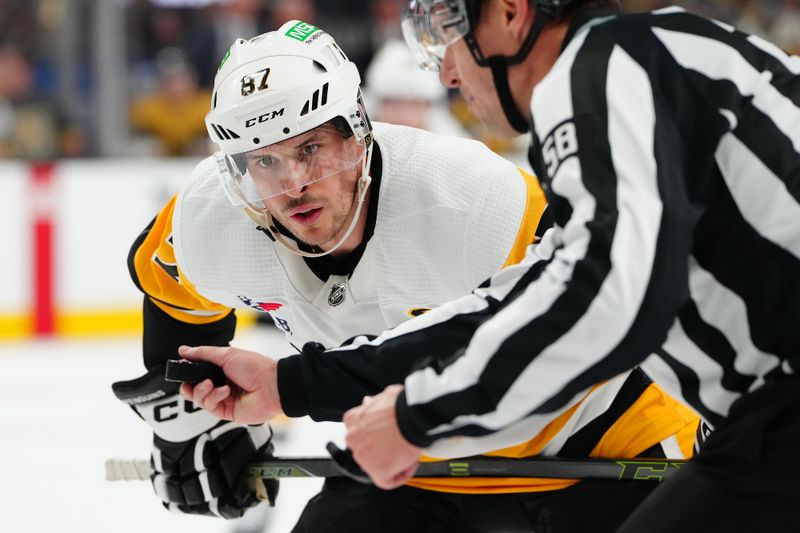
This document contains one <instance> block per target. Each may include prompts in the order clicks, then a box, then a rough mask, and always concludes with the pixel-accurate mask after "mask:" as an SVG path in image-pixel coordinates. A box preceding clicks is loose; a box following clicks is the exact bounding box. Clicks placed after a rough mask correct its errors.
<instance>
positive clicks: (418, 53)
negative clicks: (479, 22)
mask: <svg viewBox="0 0 800 533" xmlns="http://www.w3.org/2000/svg"><path fill="white" fill-rule="evenodd" d="M401 27H402V28H403V37H404V38H405V40H406V44H407V45H408V49H409V50H410V51H411V54H412V55H413V56H414V59H416V60H417V63H419V65H420V66H421V67H422V68H424V69H427V70H436V71H438V70H439V69H440V67H441V64H442V58H444V52H445V50H446V49H447V47H448V46H449V45H451V44H453V43H454V42H456V41H457V40H459V39H461V38H462V37H464V36H465V35H466V34H467V33H468V32H469V20H468V19H467V10H466V7H465V5H464V0H450V1H441V2H436V1H433V2H430V1H427V2H426V1H422V0H410V1H409V4H408V9H406V11H405V12H404V14H403V22H402V24H401Z"/></svg>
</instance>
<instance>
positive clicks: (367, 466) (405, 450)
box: [344, 385, 422, 489]
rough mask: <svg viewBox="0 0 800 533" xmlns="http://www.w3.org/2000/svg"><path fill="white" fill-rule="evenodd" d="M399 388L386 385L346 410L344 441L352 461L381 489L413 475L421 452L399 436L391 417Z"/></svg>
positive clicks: (398, 484) (395, 418)
mask: <svg viewBox="0 0 800 533" xmlns="http://www.w3.org/2000/svg"><path fill="white" fill-rule="evenodd" d="M402 391H403V386H402V385H390V386H388V387H386V389H385V390H384V391H383V392H382V393H380V394H378V395H377V396H374V397H370V396H365V397H364V400H363V402H362V404H361V405H360V406H358V407H354V408H353V409H350V410H349V411H347V412H346V413H345V415H344V423H345V426H346V427H347V437H346V442H347V446H348V448H350V450H352V452H353V458H354V459H355V460H356V462H357V463H358V464H359V466H361V468H362V469H363V470H364V471H365V472H366V473H367V474H368V475H369V477H370V478H371V479H372V482H373V483H375V485H376V486H378V487H380V488H382V489H394V488H397V487H399V486H400V485H402V484H404V483H405V482H406V481H408V479H409V478H411V477H412V476H413V475H414V472H416V471H417V466H418V465H419V456H420V453H421V451H422V450H421V449H420V448H417V447H416V446H414V445H413V444H411V443H409V442H408V441H407V440H406V439H405V438H404V437H403V435H402V434H401V433H400V428H399V427H398V426H397V417H396V415H395V404H396V403H397V397H398V396H399V395H400V393H401V392H402Z"/></svg>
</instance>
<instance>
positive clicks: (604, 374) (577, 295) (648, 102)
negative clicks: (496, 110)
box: [337, 8, 800, 446]
mask: <svg viewBox="0 0 800 533" xmlns="http://www.w3.org/2000/svg"><path fill="white" fill-rule="evenodd" d="M798 74H800V58H797V57H790V56H787V55H786V54H785V53H783V52H782V51H780V50H779V49H778V48H776V47H775V46H773V45H771V44H769V43H767V42H765V41H763V40H761V39H758V38H756V37H751V36H748V35H746V34H743V33H741V32H738V31H736V30H735V29H733V28H731V27H728V26H726V25H724V24H721V23H718V22H713V21H709V20H706V19H703V18H700V17H697V16H694V15H691V14H688V13H686V12H684V11H682V10H680V9H674V8H673V9H667V10H662V11H658V12H653V13H645V14H635V15H619V16H613V17H609V18H595V19H592V20H591V21H590V22H588V23H586V24H584V25H583V26H581V27H580V29H578V30H577V31H576V32H575V33H574V35H571V36H570V41H569V43H568V44H567V45H566V47H565V48H564V50H563V52H562V53H561V55H560V57H559V59H558V60H557V62H556V64H555V65H554V66H553V68H552V70H551V71H550V73H549V74H548V75H547V77H545V79H544V80H543V81H542V82H541V83H540V84H539V85H538V86H537V87H536V88H535V91H534V97H533V101H532V103H531V109H532V115H533V119H534V120H533V128H532V129H533V147H532V149H531V154H533V155H534V156H533V157H532V158H531V159H532V165H533V167H534V169H535V170H536V171H537V173H538V174H539V177H540V179H541V180H542V182H543V183H544V185H545V186H546V193H547V195H548V200H549V201H550V209H551V212H552V214H553V216H554V218H555V220H556V226H555V227H554V228H553V229H551V230H550V231H549V232H548V233H547V234H545V236H544V238H543V239H542V241H541V242H540V243H539V244H538V245H536V246H532V247H531V248H530V249H529V251H528V255H527V257H526V259H525V261H524V262H523V263H522V264H520V265H517V266H514V267H510V268H508V269H505V270H503V271H501V272H500V273H498V274H497V275H495V276H494V277H492V278H491V279H490V280H488V281H487V282H486V283H485V284H484V285H483V286H482V287H481V288H479V289H477V290H476V291H474V293H473V294H471V295H469V296H466V297H464V298H461V299H460V300H457V301H455V302H451V303H450V304H448V305H445V306H443V307H441V308H438V309H435V310H433V311H431V312H430V313H428V314H427V315H424V316H423V317H420V318H418V319H416V320H412V321H410V322H407V323H405V324H403V325H402V326H400V327H399V328H396V329H395V330H392V331H389V332H386V333H385V334H383V335H382V336H380V337H379V338H377V339H375V340H373V341H369V340H368V339H366V338H364V339H357V340H356V341H355V342H354V343H353V344H351V345H349V346H346V347H342V348H340V349H338V350H337V351H340V352H348V351H350V352H352V351H353V350H356V351H358V352H359V353H360V355H362V356H364V357H384V356H387V357H388V356H391V353H392V352H396V351H405V350H417V351H418V352H419V353H420V356H421V357H425V355H426V354H432V355H433V354H436V355H441V354H443V353H449V354H452V356H451V357H450V358H448V359H446V360H445V362H444V363H442V362H441V361H440V362H439V363H438V364H437V365H432V366H422V367H421V368H420V369H419V370H417V371H416V372H414V373H412V374H410V375H409V376H408V378H407V379H406V382H405V385H406V387H405V392H404V394H403V395H402V396H401V397H400V399H399V401H398V407H397V415H398V422H399V424H400V428H401V430H402V432H403V434H404V435H405V436H406V437H407V438H408V439H409V440H410V441H411V442H413V443H415V444H417V445H421V446H428V445H431V444H432V443H434V442H435V441H440V440H441V439H444V438H446V437H453V436H458V435H464V436H472V437H476V438H480V439H481V440H486V441H489V442H490V443H491V445H498V444H503V443H507V442H515V441H516V442H518V441H521V440H523V439H524V438H525V437H526V436H529V435H530V434H531V433H532V432H536V431H538V430H539V429H541V427H543V425H544V424H546V423H547V421H548V416H547V413H552V412H556V411H559V410H561V409H563V408H564V407H565V406H568V405H570V404H572V403H574V402H575V399H576V398H578V397H579V396H580V393H581V391H584V390H585V389H586V388H587V387H589V386H591V385H592V384H594V383H598V382H600V381H602V380H605V379H608V378H610V377H611V376H614V375H616V374H617V373H619V372H621V371H623V370H626V369H629V368H631V367H633V366H635V365H637V364H641V365H642V366H643V368H644V369H645V370H646V371H647V372H648V373H649V374H650V375H651V376H652V377H653V378H654V379H655V380H656V381H657V382H658V383H659V384H661V385H662V386H663V387H664V388H665V389H667V391H668V392H671V393H672V394H674V395H676V396H678V397H681V398H683V399H684V400H685V401H686V402H687V403H689V404H690V405H692V406H693V407H694V408H695V409H696V410H697V411H698V413H699V414H700V415H701V416H703V417H704V418H705V419H706V420H707V421H709V422H710V423H711V425H714V424H716V423H718V422H719V421H720V420H721V419H722V418H723V417H725V416H726V415H727V413H728V411H729V409H730V407H731V404H732V403H733V402H734V401H735V400H736V399H737V398H739V397H740V396H742V395H744V394H747V393H748V392H751V391H753V390H755V389H757V388H758V387H760V386H761V385H762V384H763V383H764V382H765V380H769V379H771V378H772V377H775V376H779V375H783V374H792V373H795V372H797V371H798V370H800V76H798ZM443 444H444V443H443Z"/></svg>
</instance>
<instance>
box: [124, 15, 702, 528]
mask: <svg viewBox="0 0 800 533" xmlns="http://www.w3.org/2000/svg"><path fill="white" fill-rule="evenodd" d="M212 106H213V107H212V110H211V111H210V113H209V114H208V116H207V124H208V130H209V133H210V135H211V138H212V139H213V140H214V141H215V142H216V143H218V144H219V146H220V152H218V153H217V154H216V155H215V156H213V157H210V158H208V159H206V160H204V161H203V162H201V163H200V164H199V165H198V166H197V168H196V169H195V170H194V172H193V174H192V176H191V178H190V179H189V181H188V182H187V183H186V185H185V186H184V187H183V188H182V189H181V191H180V192H179V194H178V195H177V196H176V197H175V198H174V199H173V200H172V201H170V202H169V204H168V205H167V206H166V207H165V208H164V209H163V210H162V211H161V212H160V213H159V214H158V216H157V217H156V218H155V220H154V221H153V222H152V223H151V224H150V225H149V226H148V227H147V228H146V230H145V231H144V232H143V233H142V234H141V236H140V237H139V238H138V239H137V241H136V243H135V244H134V246H133V248H132V251H131V256H130V269H131V273H132V275H133V278H134V280H135V281H136V283H137V285H138V286H139V288H140V289H141V290H142V291H144V293H145V294H146V297H145V301H144V325H145V334H144V359H145V365H146V366H147V368H148V369H149V372H148V373H147V375H146V376H144V377H143V378H139V379H137V380H133V381H131V382H122V383H117V384H115V387H114V389H115V391H116V392H117V394H118V396H120V397H121V398H123V399H127V400H128V401H129V402H130V403H131V404H132V405H133V406H134V408H135V409H136V411H137V412H138V413H139V414H140V415H141V416H142V417H143V418H144V419H145V420H146V421H147V422H148V423H149V424H150V425H151V426H152V427H153V429H154V432H155V435H156V436H155V438H154V446H153V464H154V468H155V471H156V474H155V477H154V486H155V488H156V492H157V493H158V494H159V495H160V496H161V497H162V498H163V500H164V502H165V504H167V505H168V506H169V507H170V508H173V509H177V510H181V511H185V512H192V513H209V514H219V515H222V516H226V517H231V516H237V515H238V514H241V512H243V510H244V509H246V508H247V507H248V506H250V505H251V504H253V503H254V501H255V499H254V497H253V494H252V493H251V492H250V491H249V490H248V487H246V486H243V485H242V483H241V481H242V479H241V477H240V474H241V469H242V465H243V464H244V463H245V462H246V461H248V460H249V459H250V458H251V456H252V455H253V453H254V452H255V451H256V450H261V451H265V450H267V449H269V444H268V442H267V437H266V435H267V432H266V430H265V429H264V428H263V426H259V425H255V426H242V425H238V424H234V423H231V422H219V421H217V420H215V419H212V418H210V415H209V414H208V413H207V412H205V411H199V410H197V409H196V408H195V407H194V406H193V405H192V404H191V403H188V402H187V403H183V401H182V399H181V398H180V397H179V396H178V395H177V394H176V392H177V391H176V388H175V387H170V386H169V385H168V384H167V383H165V382H164V381H163V378H162V376H163V366H164V363H165V361H166V360H167V359H170V358H177V352H178V347H179V346H181V345H183V344H187V345H212V346H218V347H219V348H204V349H205V350H218V351H219V352H220V353H221V354H222V355H221V356H222V357H224V358H226V359H229V360H230V361H232V364H234V365H235V364H236V363H235V360H236V359H237V358H242V357H245V358H246V357H248V356H251V357H255V358H256V359H257V360H258V361H259V362H261V363H263V364H264V365H271V366H269V369H268V370H267V372H266V373H269V372H275V371H276V368H275V362H274V361H272V360H271V359H269V358H267V357H263V356H260V355H257V354H253V353H252V352H245V351H244V350H240V349H236V348H230V347H226V345H227V344H228V342H229V341H230V340H231V338H232V337H233V333H234V327H235V315H234V314H233V312H232V309H234V308H253V309H256V310H257V311H260V312H266V313H269V314H270V316H271V317H272V319H273V320H274V322H275V324H276V325H277V326H278V327H279V328H280V329H281V330H283V331H284V332H285V333H286V335H287V337H288V339H289V340H290V341H291V342H292V343H293V344H294V345H295V346H297V347H298V348H302V354H303V355H302V356H295V357H289V358H286V359H283V360H281V361H280V362H279V363H278V365H279V368H278V370H277V372H276V374H277V376H275V375H273V376H272V377H276V384H277V385H276V386H277V387H278V388H279V390H280V402H281V403H282V406H281V408H280V409H281V410H283V411H285V413H286V414H287V415H290V416H302V415H307V414H310V415H311V416H312V417H313V418H314V419H316V420H340V419H341V416H342V414H343V413H344V411H345V410H346V409H348V408H350V407H353V406H355V405H358V403H359V402H360V401H361V399H362V398H363V396H364V395H366V394H374V393H378V392H380V391H381V390H382V389H383V388H384V387H385V386H387V385H389V384H392V383H400V382H402V380H403V378H404V377H405V376H406V375H407V374H408V373H409V372H410V371H411V369H412V367H413V366H414V365H415V364H417V363H418V362H419V361H418V360H419V359H420V357H421V356H423V355H424V353H421V352H419V351H416V350H410V351H408V352H407V353H404V354H398V355H397V356H396V357H394V358H392V359H391V360H384V361H380V362H373V361H370V360H365V359H360V358H353V359H350V360H348V361H347V362H346V364H345V365H340V366H329V365H328V364H327V359H326V358H325V357H320V354H322V350H323V346H335V345H338V344H341V343H342V342H344V341H345V340H347V339H348V338H351V337H353V336H355V335H358V334H361V333H365V332H366V333H379V332H381V331H383V330H384V329H386V328H388V327H392V326H396V325H398V324H400V323H403V322H409V323H410V322H413V321H414V320H421V319H424V316H425V315H424V314H423V315H422V317H420V318H416V319H414V320H409V319H411V318H412V317H413V316H416V315H419V314H421V313H423V312H424V311H425V310H427V309H429V308H431V307H435V306H437V305H439V304H441V303H443V302H445V301H447V300H449V299H452V298H454V297H457V296H459V295H461V294H466V293H467V292H468V291H469V290H471V289H472V288H474V287H475V286H477V285H478V284H480V283H481V282H482V280H484V279H485V278H486V277H487V276H488V275H490V274H491V273H493V272H495V271H496V270H498V269H500V268H502V267H503V266H504V265H511V264H514V263H517V262H518V261H519V260H521V258H522V252H523V251H524V250H525V248H526V247H527V245H528V244H529V243H531V242H532V241H534V239H535V230H536V228H537V225H539V220H540V218H541V216H542V213H543V211H544V208H545V204H544V201H543V195H542V193H541V191H540V189H539V187H538V185H537V183H536V181H535V180H533V179H532V178H531V177H530V176H528V175H526V174H524V173H522V172H520V171H519V170H518V169H517V168H516V167H515V166H513V165H512V164H510V163H508V162H506V161H505V160H503V159H502V158H500V157H498V156H496V155H495V154H493V153H491V152H490V151H489V150H488V149H486V147H485V146H483V145H481V144H480V143H478V142H475V141H471V140H466V139H457V138H448V137H441V136H437V135H433V134H430V133H427V132H424V131H421V130H417V129H412V128H407V127H400V126H391V125H388V124H379V123H376V124H374V125H373V124H371V123H370V121H369V119H368V117H367V113H366V110H365V109H364V107H363V105H362V103H361V98H360V91H359V76H358V73H357V70H356V68H355V66H354V65H353V64H352V63H351V62H349V61H348V60H347V58H346V57H345V55H344V54H343V53H342V51H341V50H340V49H339V47H338V46H337V45H336V43H335V42H334V40H333V39H332V38H331V36H329V35H327V34H326V33H325V32H323V31H322V30H320V29H318V28H315V27H314V26H311V25H309V24H305V23H302V22H298V21H292V22H290V23H287V24H286V25H284V26H282V27H281V28H280V29H278V30H277V31H276V32H273V33H269V34H265V35H262V36H259V37H256V38H254V39H251V40H249V41H244V40H239V41H237V42H235V43H234V44H233V46H232V47H231V49H230V52H229V54H228V55H226V57H225V58H224V59H223V61H222V64H221V66H220V69H219V71H218V73H217V76H216V80H215V87H214V95H213V103H212ZM454 176H457V177H458V179H453V178H454ZM478 316H480V313H478V314H476V317H478ZM454 338H457V336H456V337H454ZM442 342H444V343H448V342H449V340H447V339H446V338H443V339H442ZM182 350H185V348H182ZM442 363H444V361H442ZM224 366H225V370H226V371H229V370H230V365H229V364H225V365H224ZM241 370H243V371H244V372H245V373H247V372H248V371H247V369H241ZM266 373H261V372H260V371H259V372H257V373H254V374H249V376H248V380H250V381H249V382H247V381H241V380H240V381H237V383H239V385H240V386H242V389H243V391H246V390H249V389H250V388H251V387H252V386H254V384H255V383H258V382H260V381H261V380H263V379H267V376H266ZM275 390H276V392H277V390H278V389H277V388H276V389H275ZM210 391H211V387H210V382H205V383H201V384H199V385H198V386H197V388H196V389H195V393H196V394H198V396H199V397H200V398H202V399H204V400H206V401H209V398H208V395H209V394H211V395H213V394H217V393H218V392H210ZM275 400H276V401H277V396H276V398H275ZM276 413H277V410H276V411H273V412H272V414H276ZM267 418H269V416H265V417H264V418H262V419H261V420H259V422H260V421H263V420H266V419H267ZM243 422H245V423H250V422H255V421H250V420H244V421H243ZM696 425H697V419H696V417H694V416H693V415H691V414H690V413H689V412H688V411H687V409H686V408H684V407H683V406H681V405H679V404H678V403H676V402H675V401H674V400H673V399H671V398H669V397H668V396H666V395H665V394H663V392H662V391H661V390H660V389H659V388H658V387H656V386H654V385H652V384H650V383H649V381H648V380H647V379H646V378H645V377H644V375H643V374H642V373H641V372H640V371H633V372H629V373H625V374H623V375H621V376H619V377H615V378H613V379H610V380H608V381H605V382H603V383H600V384H599V385H597V386H595V387H593V388H591V390H587V391H584V392H582V393H581V394H580V396H579V397H578V398H576V405H574V406H572V407H571V408H569V409H566V410H558V411H553V413H552V415H551V417H550V424H549V425H548V426H547V427H546V428H543V429H542V431H540V432H539V433H538V435H534V434H531V435H528V438H525V439H520V441H519V442H518V443H515V444H517V445H516V446H513V447H511V448H507V449H502V450H497V451H495V452H493V454H494V455H501V456H507V457H523V456H529V455H534V454H538V453H544V454H548V455H556V454H562V455H569V456H590V455H592V456H627V457H633V456H637V455H653V456H659V457H663V456H665V455H669V456H670V457H684V456H687V455H689V454H690V453H691V447H692V443H693V433H694V430H695V428H696ZM655 486H656V484H649V483H641V482H636V481H634V482H625V481H583V482H580V483H577V484H576V482H574V481H567V480H544V479H502V478H500V479H427V480H424V479H416V480H411V481H410V482H409V484H408V486H406V487H403V488H401V489H398V490H397V491H394V492H390V493H387V492H383V491H381V490H379V489H377V488H375V487H372V486H364V485H360V484H357V483H355V482H352V481H350V480H348V479H329V480H328V481H326V483H325V486H324V488H323V490H322V492H321V494H320V495H318V496H317V497H315V498H313V499H312V500H311V501H310V502H309V504H308V506H307V508H306V509H305V511H304V513H303V515H302V516H301V518H300V520H299V523H298V525H297V526H296V528H295V531H298V532H301V531H313V532H314V533H319V532H324V531H369V532H375V531H426V530H433V528H439V529H437V531H438V530H447V531H500V530H503V531H515V530H530V528H531V527H532V525H536V526H537V527H539V526H542V527H545V526H546V527H548V528H549V530H550V531H554V532H560V531H564V532H566V531H572V532H576V531H610V530H612V529H613V527H614V526H615V525H616V524H617V523H619V522H620V521H621V519H622V518H624V516H625V515H626V514H627V513H628V512H629V510H630V509H631V508H632V507H633V506H634V505H636V504H637V503H638V502H639V501H640V500H641V499H642V498H643V497H645V496H646V495H647V494H648V493H649V492H650V491H651V490H652V489H653V487H655ZM266 488H267V489H268V490H267V492H268V493H270V494H271V493H274V492H275V489H276V487H275V486H274V485H272V486H269V487H266ZM587 502H591V506H592V508H595V509H600V510H601V511H598V512H597V513H591V515H592V516H591V517H590V516H587V515H588V514H590V513H583V512H581V513H576V512H574V507H575V506H583V505H589V503H587Z"/></svg>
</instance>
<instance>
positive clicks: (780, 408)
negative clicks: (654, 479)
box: [618, 377, 800, 533]
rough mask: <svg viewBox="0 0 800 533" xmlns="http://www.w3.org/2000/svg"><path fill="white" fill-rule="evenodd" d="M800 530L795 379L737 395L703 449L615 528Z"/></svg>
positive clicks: (728, 532)
mask: <svg viewBox="0 0 800 533" xmlns="http://www.w3.org/2000/svg"><path fill="white" fill-rule="evenodd" d="M689 531H719V532H723V533H739V532H742V533H744V532H747V533H752V532H765V533H798V532H800V378H798V377H785V378H782V379H781V380H779V381H774V382H770V383H767V384H765V385H764V386H762V387H761V388H760V389H758V390H757V391H755V392H753V393H751V394H748V395H747V396H744V397H742V398H740V399H739V400H737V401H736V402H735V403H734V404H733V406H732V408H731V411H730V413H729V414H728V417H727V418H726V419H725V420H724V421H723V422H722V423H721V424H719V426H718V427H717V428H716V429H715V431H714V432H713V433H711V436H710V437H709V438H708V440H707V441H706V442H705V444H704V445H703V449H702V451H701V452H700V453H699V454H698V455H697V456H696V457H695V458H694V459H692V461H691V462H690V463H689V464H687V465H686V466H684V467H683V468H681V470H680V471H679V472H678V473H677V474H676V475H675V476H674V477H672V478H670V479H668V480H666V481H664V483H663V484H662V486H661V487H660V488H659V490H658V491H656V492H654V493H653V495H652V496H651V497H649V498H648V499H647V500H645V502H644V503H643V504H642V505H641V506H640V507H639V508H638V509H637V510H636V511H635V512H634V513H633V514H632V515H631V517H630V519H629V520H628V521H626V522H625V524H624V525H623V526H622V527H621V528H620V529H619V532H618V533H641V532H647V533H673V532H689Z"/></svg>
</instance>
